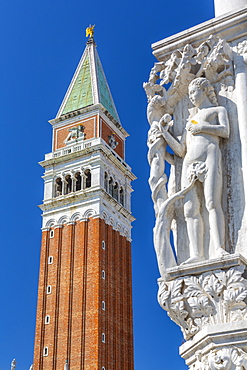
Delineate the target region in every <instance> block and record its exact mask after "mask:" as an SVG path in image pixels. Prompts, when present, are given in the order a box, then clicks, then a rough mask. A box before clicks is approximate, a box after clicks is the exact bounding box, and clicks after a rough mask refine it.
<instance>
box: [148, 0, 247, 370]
mask: <svg viewBox="0 0 247 370" xmlns="http://www.w3.org/2000/svg"><path fill="white" fill-rule="evenodd" d="M215 11H216V18H214V19H212V20H210V21H207V22H205V23H202V24H200V25H197V26H195V27H193V28H190V29H189V30H186V31H184V32H181V33H179V34H177V35H174V36H171V37H169V38H167V39H164V40H161V41H159V42H156V43H155V44H153V45H152V48H153V54H154V56H155V57H156V58H157V62H156V63H155V64H154V66H153V68H152V69H151V72H150V75H149V79H148V82H145V83H144V84H143V87H144V89H145V92H146V94H147V99H148V107H147V118H148V122H149V124H150V129H149V132H148V149H149V150H148V161H149V164H150V177H149V185H150V189H151V193H152V199H153V202H154V210H155V217H156V222H155V227H154V247H155V251H156V255H157V262H158V267H159V272H160V275H161V277H160V278H159V279H158V286H159V290H158V301H159V304H160V305H161V307H162V308H163V309H164V310H166V311H167V312H168V315H169V316H170V318H171V319H172V320H173V321H174V322H175V323H176V324H178V325H179V326H180V327H181V330H182V332H183V335H184V338H185V343H184V344H183V345H182V346H181V347H180V354H181V356H182V357H183V358H184V359H185V361H186V363H187V365H188V366H189V369H190V370H192V369H193V370H196V369H198V370H199V369H200V370H203V369H205V370H216V369H222V370H223V369H225V370H247V305H246V303H247V279H246V278H247V247H246V235H247V211H246V209H247V207H246V206H247V202H246V199H247V1H245V0H237V1H230V0H229V1H227V0H224V2H223V1H221V0H215ZM168 147H169V148H170V149H171V150H172V154H171V150H168ZM166 167H169V168H170V176H169V178H167V175H166V173H167V168H166ZM171 231H172V233H173V240H174V248H173V246H172V245H171V241H170V232H171ZM174 250H175V252H174Z"/></svg>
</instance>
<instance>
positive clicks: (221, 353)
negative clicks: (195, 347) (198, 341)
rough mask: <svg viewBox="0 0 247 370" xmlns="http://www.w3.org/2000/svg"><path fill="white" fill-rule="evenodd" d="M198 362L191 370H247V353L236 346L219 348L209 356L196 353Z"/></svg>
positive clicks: (208, 354)
mask: <svg viewBox="0 0 247 370" xmlns="http://www.w3.org/2000/svg"><path fill="white" fill-rule="evenodd" d="M195 356H196V359H197V360H196V362H195V363H194V364H193V365H191V366H190V368H189V370H246V369H247V353H246V352H245V351H243V350H242V349H241V348H237V347H234V346H227V347H219V348H217V349H214V350H211V351H210V352H209V353H207V354H205V355H204V354H202V352H201V351H197V352H196V353H195Z"/></svg>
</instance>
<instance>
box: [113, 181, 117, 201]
mask: <svg viewBox="0 0 247 370" xmlns="http://www.w3.org/2000/svg"><path fill="white" fill-rule="evenodd" d="M113 198H114V199H116V200H118V183H117V182H116V183H115V185H114V187H113Z"/></svg>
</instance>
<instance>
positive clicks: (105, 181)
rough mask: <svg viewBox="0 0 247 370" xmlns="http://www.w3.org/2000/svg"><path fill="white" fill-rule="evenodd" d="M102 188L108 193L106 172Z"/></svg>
mask: <svg viewBox="0 0 247 370" xmlns="http://www.w3.org/2000/svg"><path fill="white" fill-rule="evenodd" d="M104 188H105V191H108V174H107V172H105V178H104Z"/></svg>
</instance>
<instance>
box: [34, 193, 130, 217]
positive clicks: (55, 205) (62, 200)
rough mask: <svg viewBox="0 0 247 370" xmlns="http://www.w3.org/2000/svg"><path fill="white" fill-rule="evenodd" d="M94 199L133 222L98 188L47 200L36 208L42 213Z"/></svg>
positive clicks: (124, 210)
mask: <svg viewBox="0 0 247 370" xmlns="http://www.w3.org/2000/svg"><path fill="white" fill-rule="evenodd" d="M95 199H97V202H98V199H100V200H101V201H102V202H104V201H105V202H106V203H110V204H111V206H112V208H113V209H114V210H115V211H117V212H118V213H120V214H121V215H122V216H124V217H125V218H126V219H127V220H128V221H130V222H133V221H134V220H135V218H134V217H133V216H132V214H131V213H130V212H129V211H128V210H127V209H126V208H125V207H124V206H123V205H122V204H120V203H119V202H118V201H117V200H115V199H114V198H112V197H111V196H110V195H109V194H108V193H107V192H106V191H105V190H104V189H101V188H99V187H97V188H89V189H84V190H80V191H77V192H73V193H70V194H67V195H62V196H60V197H57V198H52V199H48V200H46V201H45V202H44V203H43V204H41V205H39V206H38V207H39V208H40V209H41V210H42V211H43V212H49V211H56V210H59V209H61V208H62V207H64V206H65V207H75V206H76V205H77V204H78V203H81V202H85V201H88V203H90V202H94V201H95Z"/></svg>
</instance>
